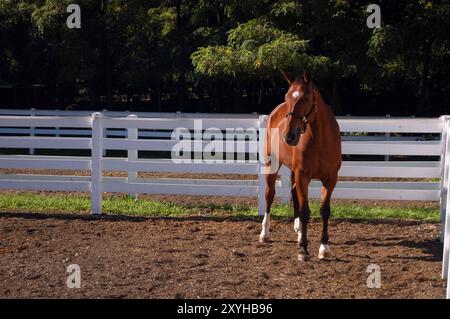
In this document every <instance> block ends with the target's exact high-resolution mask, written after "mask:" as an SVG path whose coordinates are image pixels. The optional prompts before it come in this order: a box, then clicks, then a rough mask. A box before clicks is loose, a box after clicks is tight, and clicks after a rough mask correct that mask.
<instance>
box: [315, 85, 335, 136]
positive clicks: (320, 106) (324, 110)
mask: <svg viewBox="0 0 450 319" xmlns="http://www.w3.org/2000/svg"><path fill="white" fill-rule="evenodd" d="M316 104H317V112H316V113H315V114H314V119H313V121H312V123H311V129H312V131H313V132H312V133H313V135H314V136H315V137H319V138H320V137H324V138H325V135H326V134H325V133H324V132H325V129H326V128H327V127H329V125H330V124H331V123H330V121H331V120H332V116H331V115H332V114H330V112H331V110H330V107H329V106H328V105H327V104H326V103H325V101H324V100H323V99H322V95H321V94H320V92H319V91H318V90H317V91H316Z"/></svg>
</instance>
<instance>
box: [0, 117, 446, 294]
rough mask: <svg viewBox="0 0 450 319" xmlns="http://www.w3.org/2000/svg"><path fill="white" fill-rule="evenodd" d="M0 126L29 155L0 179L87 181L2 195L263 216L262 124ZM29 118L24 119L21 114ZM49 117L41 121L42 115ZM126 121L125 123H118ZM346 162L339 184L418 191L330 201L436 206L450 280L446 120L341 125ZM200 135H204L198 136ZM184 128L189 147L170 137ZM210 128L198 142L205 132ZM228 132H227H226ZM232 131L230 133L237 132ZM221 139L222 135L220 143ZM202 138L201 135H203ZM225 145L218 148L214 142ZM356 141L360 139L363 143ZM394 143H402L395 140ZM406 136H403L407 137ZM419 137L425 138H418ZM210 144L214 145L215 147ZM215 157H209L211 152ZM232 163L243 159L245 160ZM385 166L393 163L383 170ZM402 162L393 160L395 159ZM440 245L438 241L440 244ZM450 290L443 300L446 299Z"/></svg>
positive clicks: (313, 191) (285, 190)
mask: <svg viewBox="0 0 450 319" xmlns="http://www.w3.org/2000/svg"><path fill="white" fill-rule="evenodd" d="M5 112H6V113H8V112H9V113H8V114H10V115H3V116H0V149H2V148H6V149H27V150H29V152H28V155H0V169H2V168H12V169H64V170H84V171H91V176H72V175H70V176H56V175H55V176H53V175H34V174H33V175H31V174H3V175H0V189H29V190H54V191H81V192H91V193H92V213H94V214H99V213H101V207H102V193H103V192H120V193H129V194H137V193H150V194H181V195H206V196H208V195H209V196H212V195H217V196H258V198H259V200H258V205H259V207H258V210H259V214H260V215H261V214H263V213H264V210H265V200H264V193H265V182H264V178H262V176H259V177H258V175H259V172H260V169H259V168H260V163H259V161H258V151H259V150H260V149H261V147H260V145H261V143H262V142H263V141H264V134H262V133H263V130H261V128H263V127H264V125H265V121H266V117H265V116H261V117H258V116H257V115H256V114H252V115H222V116H221V117H220V118H219V117H217V116H216V115H207V114H181V113H172V114H170V115H167V116H166V115H163V114H161V113H150V114H146V113H138V114H128V113H124V112H105V114H101V113H94V114H92V115H90V116H87V115H86V114H87V113H83V112H65V111H59V115H54V114H53V113H51V111H44V112H41V113H39V112H38V111H34V112H35V113H34V114H35V115H33V116H29V115H28V114H26V111H22V112H23V113H22V114H21V111H17V110H7V111H4V110H3V113H5ZM28 112H29V111H28ZM45 112H47V113H45ZM124 115H127V116H124ZM338 122H339V126H340V129H341V132H342V133H343V138H342V151H343V155H344V161H343V166H342V168H341V170H340V176H341V177H348V178H355V177H356V178H360V177H364V178H402V179H403V178H407V179H410V178H412V179H414V180H419V181H413V182H412V181H400V182H399V181H395V182H393V181H388V182H386V181H383V182H380V181H341V182H339V183H338V185H337V187H336V189H335V191H334V193H333V198H343V199H378V200H431V201H438V200H439V201H440V203H441V221H442V227H443V231H442V235H443V236H442V240H443V241H444V262H443V269H442V276H443V277H444V278H447V277H449V276H448V272H449V267H448V261H449V247H450V192H449V191H448V189H449V184H450V178H449V170H450V169H449V167H450V117H448V116H443V117H441V118H439V119H411V118H349V117H342V118H338ZM199 126H201V127H200V128H199ZM178 128H184V129H185V131H186V133H189V134H192V135H191V136H190V138H187V139H180V138H177V137H174V136H175V135H173V132H174V130H175V129H178ZM208 128H214V129H213V132H215V133H213V134H210V135H208V138H205V136H206V133H205V131H204V130H205V129H208ZM230 128H232V129H234V130H233V131H231V132H228V131H227V129H230ZM236 129H237V130H236ZM224 132H225V133H224ZM203 133H205V134H203ZM220 134H222V135H225V136H227V135H231V137H232V139H231V140H227V141H225V142H223V141H221V140H215V139H214V138H215V137H217V136H218V135H220ZM361 134H362V135H361ZM396 134H400V135H399V136H397V135H396ZM405 134H406V136H405ZM424 134H425V135H426V136H427V138H424V137H423V136H424ZM212 135H214V138H212ZM180 143H188V144H190V145H191V146H192V148H193V150H194V155H193V160H189V161H187V162H184V163H175V162H174V161H173V160H171V159H170V158H167V153H168V152H171V151H172V150H173V148H174V146H176V145H180ZM37 149H52V150H85V151H86V150H87V151H90V153H91V155H90V156H61V155H51V156H49V155H45V156H44V155H34V154H35V153H36V150H37ZM205 149H209V150H211V149H214V150H216V151H217V150H219V151H217V152H215V153H216V154H218V155H219V157H220V154H222V155H225V154H233V156H232V159H229V158H228V160H226V159H225V160H210V161H207V160H204V158H203V157H202V155H201V154H202V152H203V151H204V150H205ZM106 150H122V151H126V154H127V155H126V157H118V156H116V157H111V156H105V155H106ZM142 151H151V152H165V153H166V155H165V157H166V158H162V157H163V156H161V155H158V154H159V153H157V154H156V155H155V154H154V155H153V156H156V157H157V158H155V159H148V158H142V157H140V156H139V152H142ZM213 153H214V152H213ZM236 153H242V154H245V157H240V160H239V156H238V160H236V159H235V154H236ZM348 156H362V157H364V156H366V157H367V156H379V158H380V160H378V161H374V160H370V161H367V160H363V159H365V158H362V159H361V160H353V159H348V160H347V158H348ZM386 156H389V157H391V158H390V159H392V157H394V156H395V157H397V160H396V161H386V160H385V159H386ZM399 156H401V157H404V159H403V160H398V157H399ZM104 171H122V172H127V177H105V176H103V172H104ZM137 172H154V173H183V174H198V173H207V174H224V175H228V174H233V175H253V176H254V179H248V178H247V179H228V178H224V179H192V178H191V179H189V178H186V179H179V178H177V179H170V178H151V179H149V178H139V177H138V175H137ZM289 175H290V172H289V171H288V170H287V169H282V170H281V171H280V177H281V178H280V181H278V182H277V196H280V197H281V198H282V199H283V200H284V201H285V202H286V201H288V199H289V195H290V185H289V180H290V178H289ZM320 190H321V188H320V184H319V183H318V182H315V181H313V182H312V183H311V186H310V196H311V197H316V198H318V197H320V194H321V192H320ZM444 235H445V237H444ZM449 294H450V291H449V290H448V292H447V296H448V297H450V295H449Z"/></svg>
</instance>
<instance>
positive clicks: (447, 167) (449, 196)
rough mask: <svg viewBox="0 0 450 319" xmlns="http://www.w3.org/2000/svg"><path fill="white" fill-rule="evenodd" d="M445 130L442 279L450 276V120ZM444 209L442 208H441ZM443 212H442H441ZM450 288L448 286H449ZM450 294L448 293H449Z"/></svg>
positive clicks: (446, 120) (447, 119)
mask: <svg viewBox="0 0 450 319" xmlns="http://www.w3.org/2000/svg"><path fill="white" fill-rule="evenodd" d="M444 125H445V130H446V139H445V156H444V176H447V178H446V180H444V185H445V186H444V187H445V188H446V194H445V196H444V203H442V206H444V205H445V206H444V207H445V223H444V225H443V226H444V227H443V233H444V251H443V254H442V256H443V258H442V259H443V260H442V278H443V279H445V278H448V277H449V275H448V273H449V267H448V264H449V248H450V191H449V187H450V176H449V174H450V172H449V171H450V119H449V118H446V119H445V124H444ZM441 209H442V208H441ZM441 212H442V211H441ZM447 288H448V286H447ZM447 294H448V291H447Z"/></svg>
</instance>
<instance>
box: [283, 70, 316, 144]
mask: <svg viewBox="0 0 450 319" xmlns="http://www.w3.org/2000/svg"><path fill="white" fill-rule="evenodd" d="M283 75H284V76H285V78H286V80H287V81H288V83H289V89H288V92H287V93H286V96H285V100H286V104H287V107H288V113H287V114H286V121H287V125H286V128H285V130H284V132H283V133H282V134H283V137H284V141H285V142H286V144H288V145H290V146H294V145H297V143H298V141H299V140H300V136H301V135H302V134H303V133H304V132H305V130H306V126H307V124H308V119H309V117H310V115H311V114H312V113H313V111H317V109H316V101H315V93H314V85H313V83H312V81H311V74H310V73H309V71H305V73H304V74H303V76H300V77H297V78H295V79H293V80H291V79H290V78H289V77H288V76H286V74H283Z"/></svg>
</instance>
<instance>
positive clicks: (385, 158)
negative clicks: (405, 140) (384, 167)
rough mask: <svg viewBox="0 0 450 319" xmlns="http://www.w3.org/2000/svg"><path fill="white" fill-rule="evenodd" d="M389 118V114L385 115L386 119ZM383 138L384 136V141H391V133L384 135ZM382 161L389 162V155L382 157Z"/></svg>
mask: <svg viewBox="0 0 450 319" xmlns="http://www.w3.org/2000/svg"><path fill="white" fill-rule="evenodd" d="M390 117H391V115H390V114H386V118H390ZM384 136H385V140H386V141H389V140H390V139H391V133H390V132H386V133H384ZM384 160H385V161H389V160H390V157H389V155H384Z"/></svg>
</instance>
